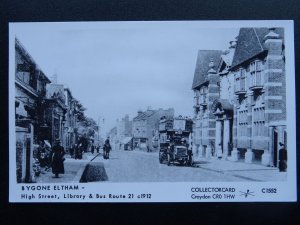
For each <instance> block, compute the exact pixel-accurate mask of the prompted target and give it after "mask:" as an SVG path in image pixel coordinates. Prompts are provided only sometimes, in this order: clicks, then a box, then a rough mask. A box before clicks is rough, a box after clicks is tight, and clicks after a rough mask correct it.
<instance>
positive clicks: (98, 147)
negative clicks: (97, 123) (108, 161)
mask: <svg viewBox="0 0 300 225" xmlns="http://www.w3.org/2000/svg"><path fill="white" fill-rule="evenodd" d="M99 150H100V146H99V144H98V145H97V147H96V151H97V154H98V153H99Z"/></svg>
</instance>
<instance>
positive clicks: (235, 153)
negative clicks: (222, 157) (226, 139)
mask: <svg viewBox="0 0 300 225" xmlns="http://www.w3.org/2000/svg"><path fill="white" fill-rule="evenodd" d="M230 160H231V161H233V162H236V161H238V160H239V152H238V150H237V148H233V150H232V152H231V157H230Z"/></svg>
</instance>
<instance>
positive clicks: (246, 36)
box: [232, 27, 284, 68]
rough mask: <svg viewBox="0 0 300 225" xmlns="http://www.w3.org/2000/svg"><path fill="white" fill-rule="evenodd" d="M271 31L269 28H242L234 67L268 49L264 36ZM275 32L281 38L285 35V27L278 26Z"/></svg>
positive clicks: (233, 63) (234, 57)
mask: <svg viewBox="0 0 300 225" xmlns="http://www.w3.org/2000/svg"><path fill="white" fill-rule="evenodd" d="M269 32H270V30H269V28H266V27H264V28H241V29H240V32H239V36H238V40H237V45H236V50H235V54H234V56H233V62H232V68H233V67H236V66H238V65H240V64H242V63H243V62H245V61H247V60H249V59H251V58H253V57H254V56H256V55H258V54H260V53H262V52H264V51H265V50H266V48H265V45H264V37H265V36H266V35H267V34H268V33H269ZM274 32H275V33H277V34H279V38H283V37H284V30H283V28H276V29H275V30H274Z"/></svg>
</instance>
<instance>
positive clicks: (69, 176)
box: [36, 152, 96, 183]
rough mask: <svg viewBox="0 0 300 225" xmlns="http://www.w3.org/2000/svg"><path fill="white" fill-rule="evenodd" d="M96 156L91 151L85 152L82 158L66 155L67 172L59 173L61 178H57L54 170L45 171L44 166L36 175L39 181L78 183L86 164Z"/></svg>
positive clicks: (65, 165)
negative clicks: (53, 172)
mask: <svg viewBox="0 0 300 225" xmlns="http://www.w3.org/2000/svg"><path fill="white" fill-rule="evenodd" d="M95 156H96V154H94V155H92V154H91V153H90V152H87V153H84V154H83V157H82V159H74V158H71V157H70V155H65V158H66V160H65V161H64V167H65V173H64V174H59V178H55V177H54V174H52V172H51V171H52V170H51V169H50V170H49V171H45V170H44V169H43V168H42V173H41V174H40V176H38V177H36V182H37V183H78V182H79V181H80V178H81V175H82V174H83V171H84V169H85V167H86V165H87V164H88V163H89V162H90V161H91V160H92V159H93V158H94V157H95Z"/></svg>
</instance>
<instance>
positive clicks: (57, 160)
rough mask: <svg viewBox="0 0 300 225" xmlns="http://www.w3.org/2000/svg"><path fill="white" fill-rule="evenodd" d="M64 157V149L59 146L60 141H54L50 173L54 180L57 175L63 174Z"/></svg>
mask: <svg viewBox="0 0 300 225" xmlns="http://www.w3.org/2000/svg"><path fill="white" fill-rule="evenodd" d="M64 155H65V149H64V147H62V146H61V145H60V140H59V139H56V143H55V145H54V146H53V147H52V153H51V159H52V173H53V174H55V177H56V178H58V174H60V173H62V174H64V173H65V168H64V160H65V158H64Z"/></svg>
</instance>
